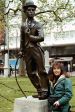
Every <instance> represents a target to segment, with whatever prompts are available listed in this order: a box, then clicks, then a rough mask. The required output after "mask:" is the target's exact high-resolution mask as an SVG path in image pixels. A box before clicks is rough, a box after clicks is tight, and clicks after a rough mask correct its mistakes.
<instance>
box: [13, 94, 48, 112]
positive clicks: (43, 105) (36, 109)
mask: <svg viewBox="0 0 75 112" xmlns="http://www.w3.org/2000/svg"><path fill="white" fill-rule="evenodd" d="M14 112H48V101H47V99H46V100H39V99H38V98H33V97H32V96H28V97H27V98H25V97H22V98H16V99H15V103H14Z"/></svg>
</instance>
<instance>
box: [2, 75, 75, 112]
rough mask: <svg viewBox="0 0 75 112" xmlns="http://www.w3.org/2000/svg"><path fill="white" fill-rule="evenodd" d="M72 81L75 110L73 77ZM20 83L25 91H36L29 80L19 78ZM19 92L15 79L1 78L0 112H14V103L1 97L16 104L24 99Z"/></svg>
mask: <svg viewBox="0 0 75 112" xmlns="http://www.w3.org/2000/svg"><path fill="white" fill-rule="evenodd" d="M71 80H72V84H73V97H72V99H71V101H70V104H71V106H72V107H73V109H75V89H74V88H75V87H74V85H75V77H72V78H71ZM18 82H19V84H20V86H21V88H22V89H23V90H24V91H34V92H35V91H36V90H35V88H34V87H33V85H32V84H31V82H30V80H29V79H28V78H25V77H18ZM3 84H5V85H7V86H8V87H9V88H8V87H6V86H4V85H3ZM10 88H14V89H10ZM18 90H19V88H18V86H17V84H16V81H15V78H11V77H10V78H0V112H12V111H13V107H14V103H11V102H9V101H8V100H6V99H4V98H3V97H1V95H3V96H4V97H6V98H8V99H10V100H11V101H12V102H14V100H15V98H18V97H23V94H22V92H21V91H18ZM32 94H33V93H31V92H26V95H27V96H28V95H32Z"/></svg>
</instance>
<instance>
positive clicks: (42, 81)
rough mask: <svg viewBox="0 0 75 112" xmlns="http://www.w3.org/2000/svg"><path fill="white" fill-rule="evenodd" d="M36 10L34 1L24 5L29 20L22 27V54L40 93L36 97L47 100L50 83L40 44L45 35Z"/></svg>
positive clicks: (29, 74)
mask: <svg viewBox="0 0 75 112" xmlns="http://www.w3.org/2000/svg"><path fill="white" fill-rule="evenodd" d="M36 8H37V6H36V5H34V2H33V1H29V2H26V3H25V4H24V5H23V10H24V13H25V14H26V16H27V19H26V21H25V22H24V23H23V25H22V27H21V46H20V50H21V53H20V54H22V55H24V57H23V58H24V60H25V63H26V70H27V74H28V77H29V79H30V80H31V82H32V84H33V85H34V87H35V88H36V89H37V92H38V95H37V96H34V97H38V98H39V99H45V98H47V92H48V81H47V73H46V71H45V66H44V52H43V49H42V48H41V46H40V42H42V41H44V33H43V29H42V26H41V25H40V24H39V22H37V21H35V19H34V16H35V10H36Z"/></svg>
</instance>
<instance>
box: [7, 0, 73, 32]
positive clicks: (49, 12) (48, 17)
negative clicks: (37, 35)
mask: <svg viewBox="0 0 75 112" xmlns="http://www.w3.org/2000/svg"><path fill="white" fill-rule="evenodd" d="M14 1H15V0H11V1H10V0H9V3H8V6H9V4H10V3H13V2H14ZM48 1H50V2H48ZM23 2H24V0H19V3H18V4H17V7H16V8H15V9H12V8H9V10H8V11H7V12H6V14H9V13H10V11H13V12H14V14H16V13H17V11H22V8H21V4H22V3H23ZM38 4H39V5H38V9H37V13H36V17H37V18H38V19H39V20H40V21H41V22H42V23H43V25H44V27H45V29H47V31H48V28H49V29H52V28H53V27H55V26H56V25H57V24H64V23H65V22H66V21H70V20H72V19H73V18H75V14H74V12H75V1H74V0H38ZM8 6H7V7H8ZM48 26H49V27H48Z"/></svg>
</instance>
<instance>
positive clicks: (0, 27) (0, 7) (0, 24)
mask: <svg viewBox="0 0 75 112" xmlns="http://www.w3.org/2000/svg"><path fill="white" fill-rule="evenodd" d="M4 5H5V3H4V1H2V0H1V1H0V45H3V44H4V29H5V19H4V13H3V12H4Z"/></svg>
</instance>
